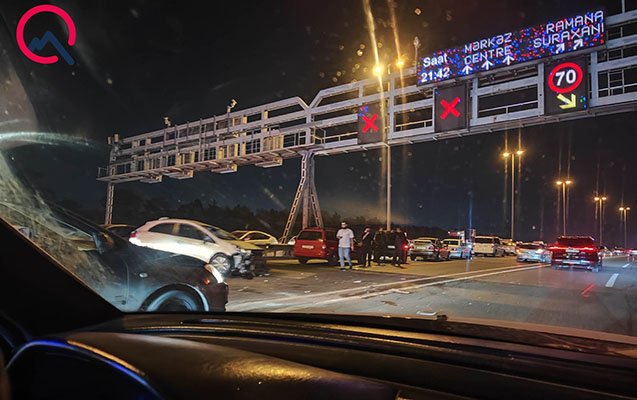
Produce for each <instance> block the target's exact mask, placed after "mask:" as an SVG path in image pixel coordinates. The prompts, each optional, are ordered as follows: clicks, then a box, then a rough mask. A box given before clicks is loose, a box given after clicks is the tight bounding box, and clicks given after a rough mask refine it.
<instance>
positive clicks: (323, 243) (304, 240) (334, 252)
mask: <svg viewBox="0 0 637 400" xmlns="http://www.w3.org/2000/svg"><path fill="white" fill-rule="evenodd" d="M292 255H293V256H294V257H295V258H296V259H297V260H299V262H300V263H301V264H307V262H308V261H309V260H313V259H317V260H327V261H328V263H329V264H330V265H337V264H338V262H339V260H338V239H337V238H336V229H331V228H307V229H303V230H302V231H301V232H299V234H298V235H296V241H295V242H294V250H293V252H292ZM361 256H362V252H361V246H360V243H358V242H356V241H354V251H352V252H351V253H350V257H351V259H352V263H358V264H362V262H361Z"/></svg>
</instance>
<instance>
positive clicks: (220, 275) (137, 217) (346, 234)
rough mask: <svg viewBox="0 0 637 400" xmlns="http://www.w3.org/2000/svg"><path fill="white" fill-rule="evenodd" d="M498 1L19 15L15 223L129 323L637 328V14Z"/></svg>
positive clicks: (11, 19)
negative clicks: (337, 318)
mask: <svg viewBox="0 0 637 400" xmlns="http://www.w3.org/2000/svg"><path fill="white" fill-rule="evenodd" d="M10 3H11V4H10ZM492 3H493V2H488V1H452V2H435V1H428V2H422V1H420V2H419V1H415V0H396V1H368V0H364V1H354V2H343V1H336V0H327V1H323V2H308V1H303V2H299V1H292V0H280V1H268V2H254V3H253V4H251V5H250V6H249V7H246V6H245V5H243V4H237V3H234V2H223V1H222V2H166V1H156V2H139V1H129V2H118V3H117V4H115V3H113V4H111V2H97V3H95V2H89V1H84V2H63V3H58V2H55V4H48V3H47V4H45V7H44V8H41V7H40V8H34V7H37V6H38V4H39V3H32V2H29V1H27V2H18V1H14V2H6V1H5V2H0V14H1V16H2V18H0V23H2V24H3V25H4V26H3V29H0V54H2V57H0V77H1V79H0V94H1V96H0V219H2V220H4V221H6V222H7V223H8V225H10V227H11V229H12V232H13V231H15V232H13V233H14V234H15V235H21V237H24V238H25V239H26V240H29V241H31V242H32V243H33V244H34V245H35V246H36V247H38V248H40V249H42V250H44V251H42V252H40V253H38V254H39V256H42V257H50V258H52V259H53V260H54V261H55V262H56V265H58V267H59V268H61V269H62V270H68V271H70V273H71V274H73V275H74V276H75V277H78V279H80V280H81V281H82V282H84V283H85V284H86V285H87V286H88V287H90V288H92V289H93V290H94V291H95V292H96V294H97V295H99V296H102V297H104V298H105V299H107V300H108V301H109V302H110V303H111V304H112V305H113V306H114V307H117V308H119V309H122V310H124V311H126V312H139V311H149V312H155V311H157V312H159V311H175V310H176V311H187V312H224V311H231V312H273V313H276V312H286V313H318V314H366V315H375V316H396V317H399V316H400V317H408V318H412V319H419V318H427V316H429V315H432V314H433V313H437V314H439V315H446V316H447V317H448V318H449V319H454V318H455V319H457V320H460V319H462V318H475V319H476V320H479V321H481V323H484V324H486V325H494V324H496V323H498V322H503V321H505V322H511V321H512V322H514V323H524V324H529V327H530V328H529V329H539V328H538V327H544V326H550V327H551V328H555V329H566V328H576V329H581V330H591V331H595V332H596V333H595V334H591V335H588V337H597V336H595V335H597V333H598V332H602V333H604V334H607V333H614V334H620V335H629V336H635V335H637V324H634V323H633V321H634V320H635V317H636V316H637V312H636V307H637V291H636V290H635V285H637V268H632V266H635V264H636V263H637V261H636V260H635V255H636V254H637V250H632V249H635V248H637V229H636V228H637V225H636V223H637V222H636V221H637V220H636V219H635V218H634V216H633V214H632V213H633V212H634V211H635V209H634V207H635V206H636V203H637V184H636V183H637V182H636V181H635V177H637V157H636V156H635V149H636V148H637V138H636V135H635V127H636V126H637V111H636V110H637V59H636V58H635V57H636V56H635V54H637V50H636V49H637V4H635V2H634V1H627V0H625V1H622V0H600V1H593V0H590V1H589V0H582V1H577V2H572V1H571V2H566V1H552V2H547V1H540V0H521V1H515V2H506V1H500V2H499V3H498V2H495V3H498V4H499V5H497V6H496V5H494V4H495V3H493V4H492ZM40 5H42V4H40ZM477 16H479V17H480V18H477ZM22 28H24V29H22ZM631 208H632V210H631ZM206 230H207V231H209V232H210V233H211V235H208V234H207V233H206ZM230 232H232V233H230ZM248 232H249V233H248ZM245 235H247V236H245ZM238 237H242V238H243V240H238ZM441 243H442V244H441ZM432 244H433V246H432ZM575 247H577V249H574V248H575ZM609 249H613V250H609ZM526 250H529V251H526ZM531 250H538V251H531ZM631 250H632V251H631ZM3 251H6V252H9V253H11V252H12V249H4V248H3ZM10 255H11V254H10ZM20 267H21V268H29V266H28V265H20ZM0 272H1V271H0ZM140 274H141V275H140ZM0 279H1V276H0ZM175 287H179V288H190V289H192V290H189V291H187V290H181V291H175V290H173V289H174V288H175ZM25 290H28V288H25ZM162 290H163V291H169V292H170V293H169V295H166V296H159V295H157V293H162ZM583 291H584V293H585V294H586V296H584V295H582V292H583ZM609 310H611V311H612V312H609ZM64 311H65V310H54V311H53V312H64ZM70 311H71V310H69V312H70Z"/></svg>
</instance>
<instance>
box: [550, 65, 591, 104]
mask: <svg viewBox="0 0 637 400" xmlns="http://www.w3.org/2000/svg"><path fill="white" fill-rule="evenodd" d="M587 63H588V60H587V58H586V57H581V58H578V59H575V60H562V61H558V62H555V63H552V64H548V65H546V66H545V68H544V113H545V114H547V115H554V114H563V113H568V112H573V111H582V110H586V109H587V108H588V73H587V68H586V67H587Z"/></svg>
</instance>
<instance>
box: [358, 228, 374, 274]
mask: <svg viewBox="0 0 637 400" xmlns="http://www.w3.org/2000/svg"><path fill="white" fill-rule="evenodd" d="M361 242H362V245H363V248H362V250H363V254H362V257H361V260H362V261H363V267H371V266H372V243H373V242H374V234H373V233H372V228H370V227H369V226H366V227H365V230H364V231H363V238H362V239H361Z"/></svg>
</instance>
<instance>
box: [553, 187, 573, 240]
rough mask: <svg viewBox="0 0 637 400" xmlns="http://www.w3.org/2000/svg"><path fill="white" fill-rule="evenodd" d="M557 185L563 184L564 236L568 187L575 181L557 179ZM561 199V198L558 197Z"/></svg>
mask: <svg viewBox="0 0 637 400" xmlns="http://www.w3.org/2000/svg"><path fill="white" fill-rule="evenodd" d="M555 183H556V184H557V186H562V236H566V214H567V213H566V187H567V186H570V185H571V183H573V181H571V180H565V181H557V182H555ZM558 201H559V199H558Z"/></svg>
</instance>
